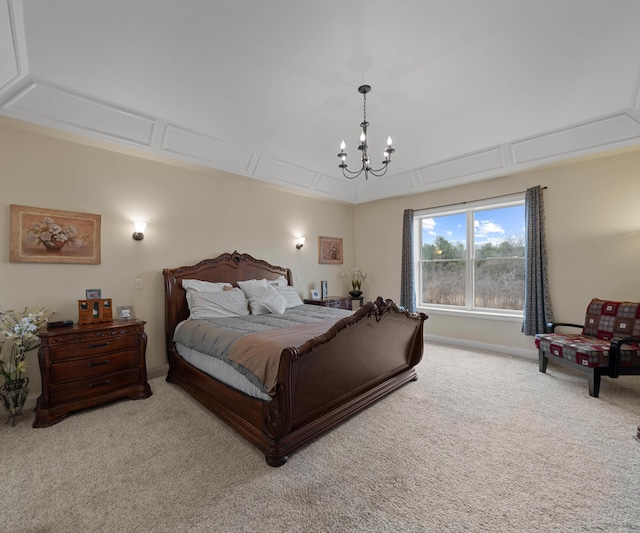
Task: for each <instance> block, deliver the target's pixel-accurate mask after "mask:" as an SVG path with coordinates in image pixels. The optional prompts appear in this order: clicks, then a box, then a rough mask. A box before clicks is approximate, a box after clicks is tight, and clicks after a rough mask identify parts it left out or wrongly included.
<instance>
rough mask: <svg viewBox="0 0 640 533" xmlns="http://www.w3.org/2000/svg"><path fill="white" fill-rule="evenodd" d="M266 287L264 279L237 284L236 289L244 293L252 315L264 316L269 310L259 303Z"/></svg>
mask: <svg viewBox="0 0 640 533" xmlns="http://www.w3.org/2000/svg"><path fill="white" fill-rule="evenodd" d="M268 286H269V284H268V283H267V280H266V279H248V280H245V281H239V282H238V287H240V288H241V289H242V290H243V291H244V294H245V296H246V297H247V300H249V309H251V314H252V315H265V314H267V313H268V312H269V309H267V308H266V307H265V306H264V305H262V304H261V303H260V299H261V298H262V297H263V296H264V293H265V292H266V290H267V287H268Z"/></svg>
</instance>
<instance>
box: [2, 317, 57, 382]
mask: <svg viewBox="0 0 640 533" xmlns="http://www.w3.org/2000/svg"><path fill="white" fill-rule="evenodd" d="M47 313H48V310H47V309H45V308H44V307H43V308H41V309H39V310H38V311H36V312H35V313H28V312H27V308H26V307H25V309H24V311H23V312H22V315H21V316H17V315H16V313H15V312H14V311H13V310H10V311H0V328H2V329H0V374H2V375H3V376H4V379H5V380H6V381H14V380H16V379H19V378H20V377H21V375H22V373H24V372H26V371H27V362H26V361H25V360H24V359H25V357H26V355H27V353H28V352H30V351H31V350H33V349H35V348H37V347H38V346H39V345H40V339H39V337H38V335H37V332H38V329H39V328H40V327H41V326H42V325H44V324H46V323H47V321H48V320H49V318H51V316H53V315H54V314H55V312H54V313H50V314H49V316H45V315H47ZM5 346H7V349H5ZM9 346H10V348H9ZM7 352H8V353H7Z"/></svg>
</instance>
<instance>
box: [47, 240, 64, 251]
mask: <svg viewBox="0 0 640 533" xmlns="http://www.w3.org/2000/svg"><path fill="white" fill-rule="evenodd" d="M65 244H66V243H65V242H64V241H42V245H43V246H44V247H45V248H46V249H47V250H49V251H50V252H59V251H60V250H62V247H63V246H64V245H65Z"/></svg>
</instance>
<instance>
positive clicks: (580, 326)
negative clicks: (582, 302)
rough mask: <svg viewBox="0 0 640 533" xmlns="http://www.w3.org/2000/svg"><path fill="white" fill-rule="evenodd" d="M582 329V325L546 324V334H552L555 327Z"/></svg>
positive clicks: (567, 323) (566, 323)
mask: <svg viewBox="0 0 640 533" xmlns="http://www.w3.org/2000/svg"><path fill="white" fill-rule="evenodd" d="M560 326H564V327H570V328H580V329H582V328H584V325H583V324H570V323H569V322H547V332H548V333H554V332H555V330H556V328H557V327H560Z"/></svg>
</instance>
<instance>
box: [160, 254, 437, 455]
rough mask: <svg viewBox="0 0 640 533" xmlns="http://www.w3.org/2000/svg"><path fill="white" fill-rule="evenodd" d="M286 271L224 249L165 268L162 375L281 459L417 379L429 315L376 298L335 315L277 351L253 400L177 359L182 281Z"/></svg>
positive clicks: (235, 278)
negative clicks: (269, 389)
mask: <svg viewBox="0 0 640 533" xmlns="http://www.w3.org/2000/svg"><path fill="white" fill-rule="evenodd" d="M280 275H284V276H285V277H286V278H287V280H288V281H289V284H291V279H292V276H291V271H290V270H289V269H285V268H282V267H274V266H273V265H269V264H268V263H266V262H264V261H259V260H256V259H254V258H253V257H251V256H249V255H248V254H238V253H237V252H234V253H233V254H223V255H221V256H219V257H218V258H216V259H210V260H206V261H202V262H200V263H198V264H197V265H194V266H192V267H181V268H179V269H165V270H164V277H165V290H166V339H167V355H168V358H169V367H170V369H169V373H168V375H167V381H170V382H173V383H176V384H178V385H180V386H181V387H182V388H184V389H185V390H186V391H187V392H188V393H189V394H191V396H193V397H194V398H195V399H196V400H198V401H199V402H200V403H202V404H203V405H204V406H205V407H207V408H208V409H210V410H211V411H212V412H213V413H215V414H216V415H217V416H219V417H220V418H221V419H222V420H224V421H225V422H226V423H227V424H228V425H230V426H231V427H232V428H233V429H235V430H236V431H237V432H238V433H239V434H240V435H242V436H243V437H245V438H246V439H247V440H248V441H249V442H251V443H252V444H253V445H254V446H256V447H257V448H258V449H259V450H260V451H261V452H262V453H264V455H265V457H266V460H267V462H268V463H269V464H270V465H272V466H279V465H282V464H284V463H285V462H286V461H287V456H288V455H289V454H290V453H291V452H293V451H294V450H296V449H297V448H299V447H300V446H302V445H304V444H306V443H307V442H309V441H310V440H312V439H314V438H316V437H317V436H319V435H321V434H322V433H324V432H326V431H328V430H329V429H331V428H332V427H335V426H336V425H337V424H339V423H341V422H342V421H344V420H345V419H347V418H348V417H350V416H352V415H354V414H355V413H357V412H359V411H361V410H362V409H365V408H366V407H368V406H369V405H371V404H372V403H373V402H375V401H376V400H378V399H380V398H382V397H384V396H386V395H387V394H389V393H391V392H392V391H394V390H396V389H397V388H399V387H401V386H402V385H404V384H405V383H407V382H408V381H411V380H415V379H416V378H417V374H416V371H415V368H414V367H415V365H417V364H418V363H419V362H420V360H421V359H422V353H423V323H424V320H426V318H427V317H426V315H424V314H422V313H409V312H406V311H403V310H401V309H399V308H398V307H397V306H396V305H395V304H394V303H393V302H392V301H391V300H383V299H382V298H378V299H377V300H376V301H375V302H368V303H366V304H365V305H364V306H363V307H361V308H360V309H359V310H358V311H357V312H356V313H354V314H353V315H351V316H349V317H346V318H344V319H342V320H340V321H339V322H337V323H336V324H335V325H334V326H333V327H332V328H331V329H330V330H329V331H328V332H327V333H326V334H324V335H321V336H319V337H316V338H315V339H310V340H309V341H307V342H306V343H304V344H303V345H302V346H300V347H298V348H294V347H291V348H287V349H285V350H284V351H283V352H282V357H281V360H280V366H279V370H278V384H277V387H276V392H275V395H274V397H273V399H272V400H271V401H264V400H258V399H256V398H252V397H250V396H247V395H246V394H243V393H241V392H238V391H236V390H235V389H233V388H231V387H229V386H227V385H225V384H223V383H221V382H220V381H218V380H216V379H214V378H212V377H210V376H208V375H207V374H205V373H204V372H202V371H200V370H198V369H197V368H195V367H193V366H192V365H190V364H189V363H187V362H186V361H185V360H184V359H182V358H181V357H180V356H179V355H178V353H177V352H176V349H175V346H174V344H173V341H172V338H173V331H174V329H175V326H176V325H177V323H178V322H179V321H181V320H183V319H185V318H187V316H188V309H187V308H186V303H185V302H184V299H185V296H184V289H182V285H181V280H182V279H185V278H188V279H201V280H204V281H226V282H229V283H232V284H236V282H237V281H239V280H243V279H252V278H257V279H261V278H267V279H275V278H276V277H278V276H280Z"/></svg>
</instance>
